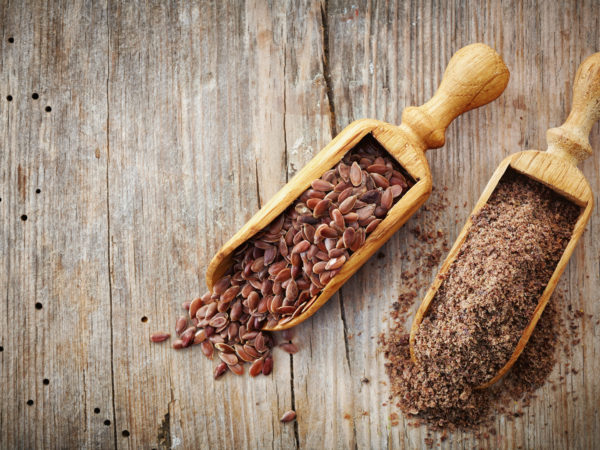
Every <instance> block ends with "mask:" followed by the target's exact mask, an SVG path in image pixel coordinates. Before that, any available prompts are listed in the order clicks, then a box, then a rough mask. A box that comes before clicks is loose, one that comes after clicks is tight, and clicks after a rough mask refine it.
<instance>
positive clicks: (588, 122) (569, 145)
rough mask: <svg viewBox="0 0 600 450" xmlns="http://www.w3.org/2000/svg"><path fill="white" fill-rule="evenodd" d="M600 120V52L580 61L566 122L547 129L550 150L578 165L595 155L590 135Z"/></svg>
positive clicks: (549, 151)
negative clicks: (571, 103)
mask: <svg viewBox="0 0 600 450" xmlns="http://www.w3.org/2000/svg"><path fill="white" fill-rule="evenodd" d="M598 119H600V53H594V54H593V55H592V56H589V57H588V58H587V59H586V60H585V61H583V62H582V63H581V65H580V66H579V69H577V75H575V83H574V85H573V106H572V108H571V113H570V114H569V117H567V120H566V122H565V123H563V124H562V125H561V126H560V127H558V128H550V129H549V130H548V131H547V132H546V141H547V142H548V150H547V151H548V153H554V154H556V155H558V156H561V157H562V158H565V159H566V160H567V161H569V162H570V163H572V164H574V165H577V164H579V163H580V162H581V161H583V160H584V159H586V158H587V157H588V156H590V155H591V154H592V147H591V146H590V142H589V135H590V130H591V129H592V126H593V125H594V123H596V121H598Z"/></svg>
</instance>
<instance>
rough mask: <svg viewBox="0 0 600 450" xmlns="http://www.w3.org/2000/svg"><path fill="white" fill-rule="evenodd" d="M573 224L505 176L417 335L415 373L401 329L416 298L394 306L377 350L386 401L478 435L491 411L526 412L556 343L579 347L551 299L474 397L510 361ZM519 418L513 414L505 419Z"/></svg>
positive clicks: (547, 198) (518, 179)
mask: <svg viewBox="0 0 600 450" xmlns="http://www.w3.org/2000/svg"><path fill="white" fill-rule="evenodd" d="M578 214H579V209H578V208H577V207H576V206H575V205H573V204H571V203H569V202H568V201H566V200H565V199H563V198H562V197H560V196H558V195H557V194H555V193H554V192H552V191H550V190H549V189H548V188H546V187H544V186H542V185H541V184H539V183H536V182H534V181H531V180H529V179H527V178H525V177H523V176H522V175H519V174H517V173H515V172H512V171H509V172H507V174H506V175H505V176H504V177H503V179H502V180H501V182H500V184H499V185H498V187H497V188H496V190H495V192H494V194H493V195H492V197H491V198H490V199H489V201H488V204H487V205H486V207H485V208H484V209H482V210H481V211H480V212H479V213H478V214H477V215H476V216H475V217H473V227H472V229H471V231H470V233H469V236H468V237H467V240H466V241H465V244H463V246H462V248H461V252H460V254H459V257H458V258H457V260H456V261H455V263H454V264H453V266H452V267H451V269H450V270H449V272H448V274H447V277H446V279H445V281H444V283H443V284H442V288H441V289H440V291H439V292H438V294H437V295H436V298H435V299H434V303H433V304H432V308H431V309H430V315H429V316H428V317H427V318H426V319H425V320H424V322H423V324H422V328H420V330H419V335H418V340H417V347H416V350H417V356H418V359H419V362H420V364H419V365H415V364H413V363H412V361H411V359H410V355H409V345H408V333H407V331H406V329H405V327H404V325H405V320H406V318H407V315H408V309H409V308H410V306H411V305H410V303H411V302H410V300H411V298H414V296H412V295H410V294H403V295H401V296H400V298H399V301H398V302H395V303H394V304H393V305H392V309H393V310H392V318H393V321H394V324H393V327H392V328H391V330H390V332H389V333H388V335H386V336H382V339H381V343H382V347H383V350H384V352H385V355H386V357H387V358H388V360H389V362H388V364H387V372H388V375H389V377H390V380H391V394H392V396H391V398H395V399H396V401H397V403H396V405H397V406H398V407H400V409H402V410H403V411H404V412H405V413H407V414H409V415H410V416H412V417H413V418H416V419H417V422H418V423H419V422H425V423H427V424H429V425H430V426H433V428H438V429H448V428H450V429H453V428H456V427H459V428H463V429H473V428H478V429H481V428H480V426H481V425H484V426H485V425H486V424H488V425H489V424H490V423H491V413H492V412H493V411H496V412H499V413H506V412H508V411H509V410H510V408H509V407H508V406H507V405H508V403H509V401H511V402H512V403H513V404H514V401H515V400H517V399H521V403H520V404H521V405H523V406H526V405H527V403H528V401H529V399H530V398H531V397H532V396H533V391H535V389H537V388H538V387H539V386H541V385H542V384H543V383H544V381H545V380H546V378H547V377H548V375H549V374H550V372H551V370H552V368H553V366H554V363H555V348H556V347H557V344H558V342H559V341H558V340H557V335H560V334H563V335H565V334H567V333H570V334H571V336H570V340H575V341H576V339H577V338H576V335H575V336H573V332H574V330H573V329H572V328H569V329H567V328H566V327H565V326H564V321H561V320H560V314H559V312H560V308H561V306H562V305H561V295H560V294H559V293H558V292H557V293H556V294H555V295H554V296H553V298H552V299H551V300H550V302H549V304H548V306H547V308H546V310H545V312H544V314H543V315H542V317H541V318H540V321H539V322H538V325H537V327H536V329H535V331H534V333H533V335H532V337H531V339H530V341H529V344H528V345H527V347H526V348H525V350H524V352H523V354H522V355H521V357H520V358H519V360H518V361H517V363H516V364H515V365H514V367H513V369H512V370H511V371H510V372H509V374H508V375H507V376H506V377H505V378H504V379H503V380H502V381H501V382H500V383H498V384H496V385H495V386H493V387H492V388H490V389H486V390H480V391H477V390H473V387H474V386H476V385H479V384H481V383H482V382H485V381H487V380H488V379H489V378H491V377H492V376H493V375H494V374H495V373H496V372H497V370H498V369H499V368H501V367H502V366H503V365H504V363H505V362H506V361H507V360H508V358H509V357H510V355H511V354H512V352H513V351H514V347H515V345H516V342H517V340H518V339H519V337H520V335H521V332H522V330H523V328H524V327H525V326H526V325H527V323H528V321H529V319H530V317H531V314H532V312H533V310H534V308H535V306H536V305H537V301H538V298H539V296H540V295H541V292H542V291H543V289H544V287H545V286H546V284H547V282H548V279H549V278H550V276H551V274H552V272H553V271H554V268H555V267H556V263H557V262H558V259H559V258H560V256H561V255H562V253H563V251H564V247H565V246H566V244H567V242H568V240H569V239H570V236H571V231H572V227H573V225H574V223H575V221H576V219H577V215H578ZM570 320H571V319H570ZM562 342H563V343H564V340H562ZM519 411H520V410H517V411H511V416H510V419H511V420H512V419H513V418H514V417H517V416H519V415H520V414H522V411H521V412H519ZM488 431H489V432H490V433H492V434H493V433H494V430H493V429H490V430H488ZM486 433H487V432H486Z"/></svg>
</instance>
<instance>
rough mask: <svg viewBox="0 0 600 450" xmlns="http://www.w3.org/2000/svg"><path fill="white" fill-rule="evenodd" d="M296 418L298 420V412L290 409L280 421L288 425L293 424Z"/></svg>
mask: <svg viewBox="0 0 600 450" xmlns="http://www.w3.org/2000/svg"><path fill="white" fill-rule="evenodd" d="M295 418H296V411H294V410H293V409H290V410H289V411H287V412H286V413H284V414H283V416H281V419H280V420H281V422H283V423H287V422H291V421H292V420H294V419H295Z"/></svg>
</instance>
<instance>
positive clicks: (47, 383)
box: [43, 378, 50, 386]
mask: <svg viewBox="0 0 600 450" xmlns="http://www.w3.org/2000/svg"><path fill="white" fill-rule="evenodd" d="M43 383H44V384H45V385H46V386H48V385H49V384H50V380H49V379H48V378H44V381H43Z"/></svg>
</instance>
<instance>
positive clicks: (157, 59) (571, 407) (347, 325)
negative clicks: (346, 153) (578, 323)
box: [0, 0, 600, 448]
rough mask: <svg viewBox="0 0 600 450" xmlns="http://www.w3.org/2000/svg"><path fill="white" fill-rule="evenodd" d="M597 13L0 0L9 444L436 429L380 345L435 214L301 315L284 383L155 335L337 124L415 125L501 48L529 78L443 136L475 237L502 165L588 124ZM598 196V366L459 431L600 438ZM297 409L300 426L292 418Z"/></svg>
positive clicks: (5, 440) (408, 440) (445, 161)
mask: <svg viewBox="0 0 600 450" xmlns="http://www.w3.org/2000/svg"><path fill="white" fill-rule="evenodd" d="M599 12H600V5H599V4H598V3H597V2H575V1H571V2H563V3H562V4H561V5H560V6H559V5H558V4H555V2H518V1H515V2H502V4H500V2H495V1H488V2H483V3H482V2H473V3H469V2H462V1H458V0H456V1H454V2H416V1H414V2H395V1H389V2H383V1H382V2H364V3H363V2H354V3H346V2H331V1H330V2H319V1H315V2H311V1H308V0H306V1H298V2H272V3H265V2H247V3H243V4H242V3H241V2H237V1H231V2H203V3H195V2H194V3H192V2H159V1H151V2H117V1H108V2H106V3H102V4H98V3H96V2H91V1H78V2H64V3H60V2H40V1H28V2H26V1H22V2H21V1H19V2H15V1H9V0H3V1H1V2H0V38H1V42H0V64H1V67H0V86H1V88H0V94H1V95H0V127H1V130H2V132H1V134H0V139H1V140H0V198H1V201H0V294H1V297H2V301H1V302H0V324H1V325H0V346H1V347H2V352H0V398H1V399H2V402H1V403H0V448H78V447H86V448H107V447H111V446H114V447H118V448H124V447H130V448H159V447H161V448H162V447H174V448H246V447H248V448H264V447H278V448H290V447H297V446H300V447H303V448H318V447H327V448H353V447H359V448H369V447H372V448H383V447H394V448H415V447H420V446H422V445H423V443H424V438H425V431H424V429H419V428H417V429H415V428H412V427H409V426H407V422H406V421H405V420H403V419H401V420H400V424H399V425H398V426H396V427H390V422H389V415H390V413H391V412H393V411H394V409H393V407H389V406H386V407H383V406H382V405H381V404H382V403H383V402H384V401H386V400H387V390H386V389H387V388H386V386H384V385H383V384H381V383H380V382H382V381H385V373H384V365H383V364H384V360H383V356H382V355H381V354H379V353H377V343H376V341H377V336H378V335H379V334H380V333H381V332H382V331H383V330H385V328H386V326H387V324H386V323H385V322H383V321H382V319H383V318H384V316H385V313H386V311H388V309H389V307H390V303H391V302H392V301H393V300H394V298H395V297H396V295H397V293H398V290H399V289H400V287H401V285H402V280H401V277H400V275H401V273H402V271H403V270H410V269H414V268H415V267H416V266H415V262H410V263H408V262H406V261H402V260H401V258H400V255H401V253H402V251H403V250H404V249H405V248H406V247H407V246H408V245H409V244H411V243H413V242H414V237H413V236H412V234H411V233H410V232H409V230H410V228H413V227H414V226H415V225H416V224H418V223H420V222H422V221H426V220H431V218H432V215H431V214H429V215H428V214H424V215H423V217H422V218H420V219H413V220H411V221H410V222H409V223H408V224H407V225H406V226H405V227H404V228H403V229H402V230H401V231H400V232H398V233H397V234H396V235H395V236H394V237H393V238H392V239H391V240H390V241H389V242H388V244H386V245H385V246H384V247H383V249H382V253H381V255H380V256H381V257H379V258H374V259H372V260H371V261H370V262H368V263H367V264H366V265H365V267H364V268H363V269H361V270H360V271H359V272H358V273H357V274H356V275H355V276H354V277H353V279H351V280H350V281H349V282H348V283H347V284H346V285H345V286H344V287H343V288H342V290H341V292H340V293H339V294H338V295H336V296H335V297H334V298H332V299H331V300H330V301H329V302H328V303H327V305H326V306H324V307H323V308H322V310H321V311H319V313H318V314H316V315H315V316H314V317H313V318H311V319H310V320H308V321H307V322H305V323H303V324H302V325H300V326H299V327H298V329H297V336H298V337H297V341H298V343H299V345H300V346H301V347H302V351H301V352H299V353H298V354H296V355H294V356H293V357H290V356H287V355H284V354H282V353H277V354H276V358H275V360H276V361H275V363H276V365H275V370H274V372H273V375H272V376H270V377H260V378H259V379H256V380H255V379H250V378H249V377H247V376H245V377H233V376H231V375H228V376H227V377H226V378H225V379H223V380H219V381H218V382H214V381H213V379H212V368H213V367H214V362H209V361H207V360H206V359H205V358H204V357H202V356H201V355H200V352H199V351H197V350H196V349H192V350H190V351H185V352H174V351H172V350H171V349H170V347H169V346H168V345H150V343H149V342H148V335H149V333H150V332H151V331H155V330H160V329H169V330H170V329H172V327H173V323H174V318H175V317H176V315H177V314H179V313H180V303H181V302H182V301H183V300H186V299H191V298H192V297H193V296H195V295H197V294H198V293H200V292H201V291H202V290H203V289H204V272H205V270H206V266H207V264H208V262H209V260H210V257H211V256H212V255H213V254H214V252H215V251H216V250H217V249H218V248H219V247H220V246H221V244H223V243H224V242H225V241H226V240H227V239H228V238H229V237H230V236H231V235H232V234H233V233H234V232H235V231H236V230H237V229H238V228H239V227H240V226H241V225H242V224H243V223H244V222H245V221H246V220H247V219H248V218H249V217H250V216H251V215H252V214H253V213H254V212H255V211H256V210H257V209H258V207H259V206H260V205H261V204H264V202H265V201H266V200H268V199H269V198H270V196H272V195H273V194H274V193H275V192H276V191H277V190H278V189H279V187H281V185H282V184H283V183H285V181H286V180H287V179H288V178H289V177H290V176H291V175H293V174H294V173H295V172H296V171H297V170H298V169H299V168H301V167H302V166H303V165H304V164H305V163H306V162H307V161H308V160H309V159H310V158H311V157H312V156H313V155H314V154H315V153H316V152H317V151H318V150H319V149H320V148H321V147H322V146H324V145H325V144H326V143H327V142H329V140H330V139H331V137H332V136H335V134H336V133H337V132H339V131H340V130H341V129H342V128H343V127H344V126H346V125H347V124H348V123H350V122H351V121H352V120H355V119H358V118H362V117H373V118H377V119H381V120H385V121H388V122H390V123H399V119H400V117H399V114H400V112H401V111H402V109H403V108H404V107H405V106H408V105H416V104H420V103H422V102H423V101H425V100H427V99H428V98H429V97H430V96H431V95H432V94H433V92H434V89H435V87H436V86H437V84H438V83H439V81H440V79H441V75H442V73H443V70H444V67H445V65H446V63H447V61H448V59H449V58H450V56H451V55H452V53H453V52H454V51H456V50H457V49H458V48H460V47H462V46H464V45H466V44H468V43H471V42H475V41H482V42H485V43H487V44H488V45H490V46H492V47H493V48H495V49H496V50H497V51H498V52H499V53H500V54H501V55H502V56H503V58H504V60H505V61H506V62H507V65H508V66H509V69H510V70H511V81H510V83H509V86H508V88H507V90H506V91H505V93H504V94H503V95H502V96H501V97H500V99H498V100H497V101H496V102H494V103H492V104H491V105H490V106H486V107H483V108H481V109H480V110H476V111H473V112H469V113H467V114H466V115H465V116H463V117H460V118H458V119H457V121H456V123H454V124H452V125H451V126H450V128H449V130H448V134H447V144H446V146H445V147H443V148H442V149H440V150H434V151H430V152H428V159H429V161H430V164H431V169H432V174H433V180H434V185H435V186H438V187H441V186H444V185H447V186H449V187H450V188H451V191H449V192H451V194H450V195H449V196H450V202H449V204H450V207H449V208H448V209H446V211H445V212H443V213H442V214H441V215H440V221H439V228H441V229H444V230H446V231H447V233H448V236H449V240H450V241H451V242H452V241H453V239H454V238H455V237H456V235H457V234H458V231H459V230H460V227H461V226H462V224H463V223H464V220H465V218H466V215H467V214H468V212H469V211H470V210H471V208H472V206H473V205H474V204H475V202H476V200H477V198H478V197H479V194H480V193H481V191H482V190H483V187H484V186H485V184H486V182H487V180H488V179H489V177H490V176H491V174H492V172H493V170H494V169H495V167H496V166H497V165H498V163H499V162H500V161H501V160H502V159H503V158H504V157H505V156H507V155H508V154H510V153H513V152H515V151H518V150H521V149H525V148H542V149H543V148H545V131H546V129H548V128H549V127H551V126H557V125H559V124H560V123H562V122H563V121H564V119H565V118H566V115H567V112H568V109H569V107H570V102H571V95H572V94H571V88H572V82H573V77H574V73H575V70H576V68H577V66H578V64H579V63H580V62H581V61H582V60H583V59H584V57H586V56H587V55H589V54H591V53H593V52H596V51H598V50H599V49H600V48H599V46H600V32H599V23H598V17H599V16H598V13H599ZM10 37H13V38H14V42H13V43H11V42H9V38H10ZM34 92H36V93H38V94H39V97H40V98H39V99H37V100H34V99H32V97H31V96H32V94H33V93H34ZM8 95H11V96H12V98H13V100H12V101H10V102H9V101H8V100H7V98H6V97H7V96H8ZM47 105H49V106H51V108H52V110H51V112H46V111H45V110H44V108H45V107H46V106H47ZM591 144H592V148H594V149H595V153H594V155H593V156H592V157H591V158H590V159H589V160H587V161H586V162H585V163H584V164H583V172H584V174H585V175H586V177H587V178H588V180H589V181H590V184H591V187H592V190H593V191H594V192H595V193H596V194H598V193H600V175H599V173H600V167H599V165H600V164H599V161H600V160H599V157H598V153H599V152H600V133H599V128H598V126H597V125H596V126H595V127H594V128H593V130H592V135H591ZM36 189H40V193H36ZM454 206H457V208H454ZM598 211H599V209H598V205H597V200H596V208H595V211H594V213H593V214H592V218H591V221H590V224H589V226H588V230H587V231H586V233H584V235H583V238H582V242H581V243H580V245H579V246H578V248H577V249H576V251H575V253H574V255H573V258H572V260H571V262H570V263H569V266H568V268H567V270H566V272H565V274H564V275H563V279H562V282H561V285H562V286H563V287H564V288H565V289H566V290H567V293H568V295H567V302H568V303H570V304H571V305H572V307H573V308H575V309H582V310H584V311H585V313H586V314H592V315H593V318H592V319H589V318H586V319H584V320H583V328H582V329H583V334H582V340H583V342H582V344H580V345H578V346H576V347H575V348H574V350H573V355H572V359H571V361H570V362H571V363H572V365H573V367H575V368H577V369H578V372H577V373H570V374H568V375H567V374H566V370H565V364H566V363H567V362H568V361H567V360H566V359H565V357H564V356H563V357H562V359H561V361H560V364H559V365H558V366H557V367H556V370H555V373H554V375H553V377H554V379H557V378H558V376H559V375H561V374H562V375H565V377H566V380H565V381H564V382H560V383H559V384H558V385H557V386H558V388H557V389H556V390H553V389H551V387H550V386H549V385H546V386H544V387H543V388H542V389H541V390H540V392H539V396H538V398H537V399H536V400H535V401H534V402H533V404H532V406H531V407H530V408H528V409H527V410H525V415H524V416H523V417H519V418H517V419H515V420H514V421H507V420H506V419H505V418H498V419H497V428H498V431H499V432H498V434H497V435H496V436H492V437H490V438H489V439H484V440H481V441H477V440H475V438H474V437H473V436H472V435H470V434H461V433H457V434H454V435H452V436H451V437H450V438H449V439H448V440H447V441H445V442H444V444H443V446H444V447H447V448H462V447H471V446H474V445H477V446H478V447H507V448H510V447H515V446H519V445H521V446H523V447H529V448H592V447H593V446H594V445H595V444H596V445H597V443H598V442H600V412H599V406H600V405H599V404H598V398H600V382H599V381H598V376H597V374H598V373H599V371H600V359H599V358H598V354H599V352H600V336H599V335H598V331H597V327H595V323H596V321H597V320H598V318H599V317H600V302H598V291H599V290H600V259H599V254H600V252H599V250H600V244H599V240H598V231H597V222H598V220H599V217H600V216H599V214H600V213H599V212H598ZM23 214H26V215H27V220H26V221H23V220H22V219H21V216H22V215H23ZM429 278H431V276H429ZM425 281H429V280H425ZM37 302H39V303H41V304H42V309H36V307H35V304H36V303H37ZM142 317H147V319H148V320H147V321H146V322H142V320H141V319H142ZM363 377H367V378H368V379H369V380H370V383H363V382H361V379H362V378H363ZM43 379H48V380H49V384H48V385H46V384H44V383H43ZM28 400H33V402H34V403H33V405H28V404H27V401H28ZM291 407H294V408H295V409H296V410H297V412H298V416H299V419H298V422H297V424H291V425H285V426H282V425H281V424H280V423H279V421H278V419H279V417H280V415H281V414H282V413H283V412H284V411H285V410H287V409H289V408H291ZM95 408H99V409H100V412H99V413H98V414H96V413H95V412H94V409H95ZM365 411H366V412H367V413H368V415H364V414H363V412H365ZM345 415H346V418H344V416H345ZM106 420H110V424H109V425H105V424H104V422H105V421H106ZM124 430H127V431H128V432H129V433H130V435H129V436H123V431H124Z"/></svg>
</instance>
